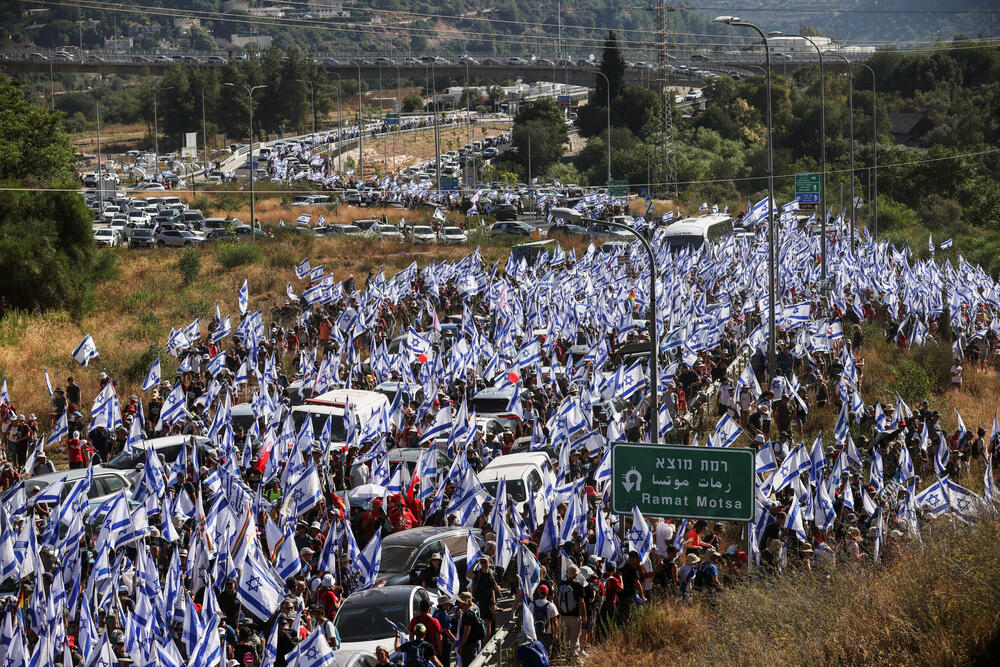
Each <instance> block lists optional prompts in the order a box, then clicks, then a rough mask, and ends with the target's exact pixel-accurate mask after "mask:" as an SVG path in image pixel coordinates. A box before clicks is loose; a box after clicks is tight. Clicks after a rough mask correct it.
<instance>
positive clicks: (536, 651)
mask: <svg viewBox="0 0 1000 667" xmlns="http://www.w3.org/2000/svg"><path fill="white" fill-rule="evenodd" d="M543 608H544V607H543ZM521 648H526V649H528V650H529V651H531V653H532V654H533V655H534V656H535V658H536V660H537V661H538V662H537V664H538V665H540V667H549V656H548V655H547V654H546V653H545V647H544V646H542V645H541V643H540V642H538V641H534V642H528V643H527V644H521Z"/></svg>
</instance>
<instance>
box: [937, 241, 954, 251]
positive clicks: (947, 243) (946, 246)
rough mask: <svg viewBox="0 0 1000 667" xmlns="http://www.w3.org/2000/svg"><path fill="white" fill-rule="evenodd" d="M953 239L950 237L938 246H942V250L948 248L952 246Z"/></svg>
mask: <svg viewBox="0 0 1000 667" xmlns="http://www.w3.org/2000/svg"><path fill="white" fill-rule="evenodd" d="M952 241H953V239H948V240H947V241H945V242H943V243H942V244H941V245H939V246H938V248H940V249H941V250H947V249H948V248H950V247H951V244H952Z"/></svg>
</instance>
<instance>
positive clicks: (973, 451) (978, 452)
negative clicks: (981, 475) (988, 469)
mask: <svg viewBox="0 0 1000 667" xmlns="http://www.w3.org/2000/svg"><path fill="white" fill-rule="evenodd" d="M985 435H986V429H985V428H983V427H982V426H980V427H979V428H978V429H977V430H976V436H977V437H976V439H975V440H973V441H972V445H971V446H970V447H969V455H970V456H971V458H972V460H973V461H978V462H979V464H980V466H985V465H986V452H987V449H986V439H985V438H984V437H983V436H985ZM980 470H982V467H980Z"/></svg>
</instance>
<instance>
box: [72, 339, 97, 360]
mask: <svg viewBox="0 0 1000 667" xmlns="http://www.w3.org/2000/svg"><path fill="white" fill-rule="evenodd" d="M96 356H98V354H97V344H96V343H94V339H93V338H92V337H91V336H90V334H87V336H86V337H85V338H84V339H83V340H82V341H80V344H79V345H77V346H76V349H75V350H73V358H74V359H76V360H77V361H78V362H80V363H81V364H83V365H84V366H86V365H87V364H89V363H90V360H91V359H93V358H94V357H96Z"/></svg>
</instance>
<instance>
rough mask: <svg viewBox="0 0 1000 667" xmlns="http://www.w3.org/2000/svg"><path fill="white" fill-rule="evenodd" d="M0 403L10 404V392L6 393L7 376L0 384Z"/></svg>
mask: <svg viewBox="0 0 1000 667" xmlns="http://www.w3.org/2000/svg"><path fill="white" fill-rule="evenodd" d="M0 405H10V394H9V393H7V377H6V376H5V377H4V379H3V383H2V384H0Z"/></svg>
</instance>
